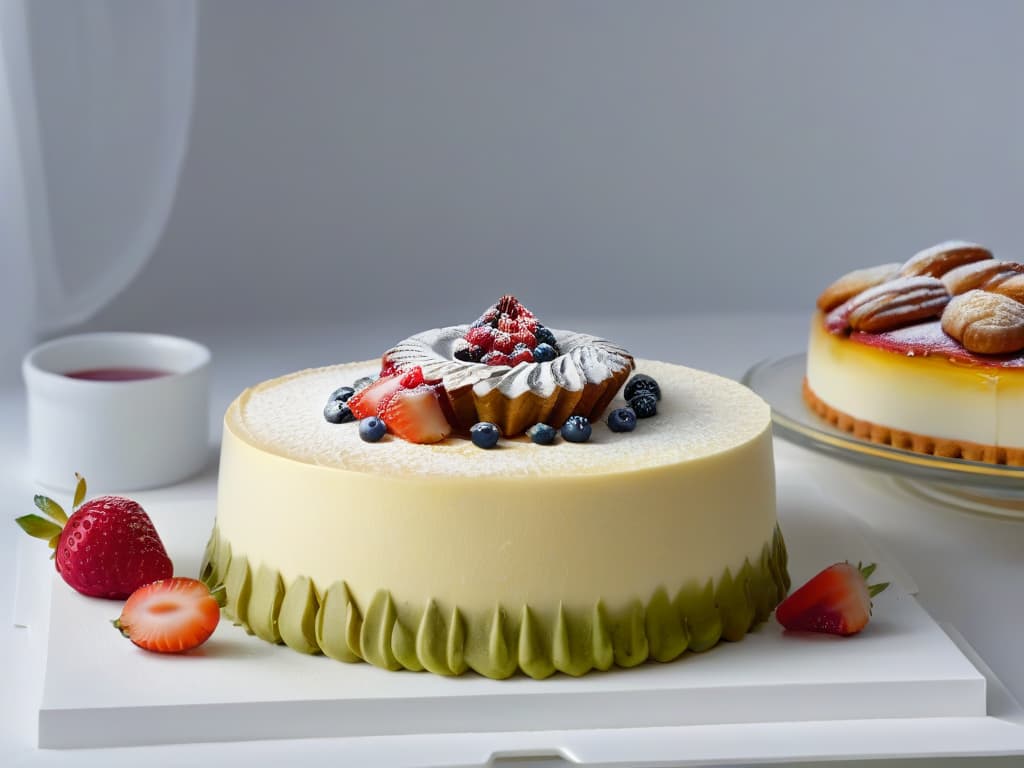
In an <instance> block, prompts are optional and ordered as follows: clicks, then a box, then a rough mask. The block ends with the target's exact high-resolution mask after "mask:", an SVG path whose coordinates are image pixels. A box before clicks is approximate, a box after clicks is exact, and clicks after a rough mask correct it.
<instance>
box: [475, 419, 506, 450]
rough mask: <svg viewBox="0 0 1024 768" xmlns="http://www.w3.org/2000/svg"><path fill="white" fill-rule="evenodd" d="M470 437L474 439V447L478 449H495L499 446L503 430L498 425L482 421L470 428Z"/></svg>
mask: <svg viewBox="0 0 1024 768" xmlns="http://www.w3.org/2000/svg"><path fill="white" fill-rule="evenodd" d="M469 436H470V437H471V438H473V445H475V446H476V447H477V448H493V447H494V446H496V445H497V444H498V438H499V437H501V430H500V429H498V425H497V424H492V423H491V422H489V421H481V422H478V423H476V424H474V425H473V426H472V427H470V430H469Z"/></svg>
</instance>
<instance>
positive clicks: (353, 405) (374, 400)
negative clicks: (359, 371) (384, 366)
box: [346, 374, 403, 419]
mask: <svg viewBox="0 0 1024 768" xmlns="http://www.w3.org/2000/svg"><path fill="white" fill-rule="evenodd" d="M402 379H403V375H402V374H396V375H394V376H387V377H381V378H379V379H377V380H376V381H375V382H373V384H370V385H369V386H368V387H366V388H365V389H361V390H359V391H358V392H356V393H355V394H354V395H352V397H350V398H349V399H348V402H347V403H346V405H348V407H349V410H351V411H352V415H353V416H355V417H356V418H357V419H365V418H366V417H367V416H376V415H377V410H378V408H379V407H380V404H381V402H382V401H384V400H386V399H387V398H389V397H390V396H391V395H393V394H394V393H395V392H397V391H398V390H400V389H401V388H402Z"/></svg>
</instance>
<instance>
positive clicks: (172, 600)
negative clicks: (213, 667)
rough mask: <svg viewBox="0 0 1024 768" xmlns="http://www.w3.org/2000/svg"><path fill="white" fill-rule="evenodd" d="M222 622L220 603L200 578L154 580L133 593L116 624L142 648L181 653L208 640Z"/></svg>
mask: <svg viewBox="0 0 1024 768" xmlns="http://www.w3.org/2000/svg"><path fill="white" fill-rule="evenodd" d="M219 621H220V606H219V605H218V604H217V600H216V598H214V597H213V595H211V594H210V590H209V589H207V588H206V585H205V584H203V582H201V581H196V580H195V579H186V578H181V577H178V578H173V579H164V580H162V581H154V582H153V583H152V584H147V585H146V586H144V587H139V589H137V590H135V591H134V592H132V594H131V597H129V598H128V601H127V602H126V603H125V604H124V608H123V609H122V610H121V616H120V617H119V618H117V619H115V620H114V621H113V625H114V626H115V627H117V629H118V630H120V632H121V634H122V635H124V636H125V637H127V638H128V639H129V640H131V641H132V642H133V643H135V644H136V645H137V646H139V647H140V648H145V649H146V650H147V651H156V652H157V653H181V652H182V651H188V650H191V649H193V648H195V647H197V646H199V645H202V644H203V643H205V642H206V640H207V638H209V637H210V635H212V634H213V630H215V629H216V628H217V623H218V622H219Z"/></svg>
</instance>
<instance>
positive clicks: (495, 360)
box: [480, 352, 512, 365]
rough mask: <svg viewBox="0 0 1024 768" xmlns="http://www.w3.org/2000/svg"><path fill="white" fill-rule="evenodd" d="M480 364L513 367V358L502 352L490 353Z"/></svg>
mask: <svg viewBox="0 0 1024 768" xmlns="http://www.w3.org/2000/svg"><path fill="white" fill-rule="evenodd" d="M480 362H481V363H483V364H485V365H511V364H512V358H510V357H509V356H508V355H505V354H502V353H501V352H488V353H487V354H486V355H484V359H483V360H481V361H480Z"/></svg>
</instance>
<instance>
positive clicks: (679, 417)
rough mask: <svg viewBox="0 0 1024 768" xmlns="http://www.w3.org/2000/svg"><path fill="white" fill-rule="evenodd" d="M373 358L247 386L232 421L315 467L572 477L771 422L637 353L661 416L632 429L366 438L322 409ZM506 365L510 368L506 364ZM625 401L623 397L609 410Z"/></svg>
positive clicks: (706, 449)
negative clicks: (421, 439) (484, 445)
mask: <svg viewBox="0 0 1024 768" xmlns="http://www.w3.org/2000/svg"><path fill="white" fill-rule="evenodd" d="M377 367H378V364H377V363H376V362H363V363H349V364H346V365H338V366H331V367H328V368H317V369H312V370H308V371H302V372H299V373H296V374H292V375H290V376H286V377H283V378H280V379H274V380H272V381H269V382H265V383H263V384H260V385H258V386H256V387H253V388H251V389H249V390H247V391H246V392H245V393H243V394H242V396H241V397H240V398H239V400H238V401H236V403H235V404H233V405H232V407H231V409H230V410H229V412H228V417H227V421H228V425H229V427H231V428H233V429H236V430H237V431H238V433H239V434H240V435H241V436H243V437H244V438H246V439H247V440H249V441H250V442H252V443H253V444H255V445H256V446H258V447H261V448H263V449H265V450H268V451H270V452H273V453H277V454H280V455H283V456H286V457H289V458H292V459H295V460H297V461H303V462H307V463H310V464H316V465H325V466H331V467H339V468H344V469H350V470H353V471H360V472H373V473H379V474H383V475H419V476H423V475H429V476H437V477H459V476H503V477H510V476H565V475H590V474H609V473H614V472H622V471H628V470H638V469H645V468H651V467H656V466H664V465H667V464H672V463H677V462H682V461H687V460H692V459H697V458H701V457H705V456H710V455H713V454H715V453H719V452H723V451H727V450H729V449H731V448H735V447H737V446H739V445H742V444H744V443H746V442H747V441H749V440H751V439H753V438H754V437H756V436H757V435H758V434H760V433H761V432H763V431H764V430H765V429H767V428H768V425H769V421H770V414H769V409H768V406H767V405H766V404H765V403H764V401H763V400H761V399H760V398H759V397H757V396H756V395H754V394H753V393H752V392H750V390H748V389H747V388H746V387H743V386H742V385H740V384H737V383H736V382H734V381H731V380H729V379H724V378H722V377H720V376H715V375H714V374H710V373H705V372H703V371H697V370H693V369H690V368H685V367H683V366H678V365H671V364H668V363H661V362H654V361H646V360H638V361H637V370H638V371H639V372H641V373H646V374H649V375H651V376H653V377H654V378H655V379H657V380H658V382H659V384H660V385H661V389H662V395H663V396H662V399H661V401H660V402H659V403H658V415H657V416H655V417H653V418H650V419H644V420H641V421H640V423H639V425H638V426H637V429H636V431H635V432H632V433H614V432H612V431H611V430H609V429H608V426H607V424H606V423H605V422H604V420H602V421H600V422H598V423H595V424H594V425H593V435H592V436H591V439H590V441H589V442H587V443H581V444H573V443H568V442H565V441H562V440H559V441H558V443H557V444H556V445H552V446H539V445H534V444H533V443H531V442H530V441H529V439H527V438H515V439H511V440H502V441H501V443H500V447H498V448H495V449H492V450H489V451H484V450H481V449H480V448H477V447H476V446H474V445H473V444H472V442H470V441H469V440H468V439H465V438H461V437H454V436H453V437H450V438H448V439H447V440H444V441H443V442H441V443H437V444H434V445H416V444H413V443H407V442H405V441H403V440H400V439H397V438H394V437H392V436H387V437H385V438H384V440H382V441H381V442H379V443H373V444H370V443H365V442H363V441H362V440H361V439H360V438H359V434H358V427H357V425H356V424H329V423H327V422H326V421H325V420H324V418H323V414H322V411H323V406H324V403H325V402H326V400H327V397H328V395H329V394H330V393H331V392H332V391H334V390H335V389H336V388H337V387H339V386H342V385H344V384H349V383H351V382H352V381H353V380H355V379H356V378H359V377H360V376H364V375H368V374H370V373H373V372H375V370H376V368H377ZM506 372H507V369H506ZM622 405H624V402H623V401H622V399H621V395H620V396H619V397H617V398H616V400H615V401H614V402H613V403H612V404H611V406H609V410H610V409H612V408H617V407H620V406H622Z"/></svg>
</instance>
